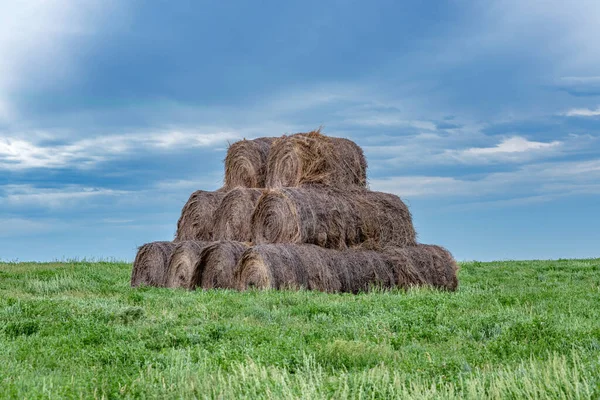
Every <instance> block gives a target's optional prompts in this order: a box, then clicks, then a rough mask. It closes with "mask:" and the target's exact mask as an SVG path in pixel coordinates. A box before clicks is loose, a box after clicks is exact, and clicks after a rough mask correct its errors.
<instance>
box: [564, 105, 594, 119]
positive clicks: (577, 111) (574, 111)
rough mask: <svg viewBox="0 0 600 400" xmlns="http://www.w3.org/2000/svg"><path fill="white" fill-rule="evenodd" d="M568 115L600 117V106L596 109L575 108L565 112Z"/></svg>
mask: <svg viewBox="0 0 600 400" xmlns="http://www.w3.org/2000/svg"><path fill="white" fill-rule="evenodd" d="M564 115H566V116H567V117H598V116H600V107H598V108H596V109H595V110H590V109H589V108H573V109H571V110H569V111H567V112H565V113H564Z"/></svg>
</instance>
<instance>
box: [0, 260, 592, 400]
mask: <svg viewBox="0 0 600 400" xmlns="http://www.w3.org/2000/svg"><path fill="white" fill-rule="evenodd" d="M130 272H131V265H130V264H125V263H102V262H100V263H87V262H78V263H54V264H33V263H9V264H0V398H15V399H16V398H18V399H22V398H28V399H32V398H161V399H162V398H223V399H229V398H240V397H246V398H253V399H254V398H335V399H338V398H381V399H387V398H394V397H396V398H411V397H414V398H432V399H439V398H473V399H480V398H484V397H489V398H498V399H500V398H501V399H505V398H532V399H539V398H582V399H587V398H600V260H598V259H596V260H560V261H528V262H493V263H477V262H475V263H463V264H462V269H461V272H460V280H461V287H460V289H459V291H458V292H456V293H444V292H438V291H433V290H428V289H418V290H411V291H408V292H404V291H392V292H375V293H368V294H360V295H347V294H343V295H331V294H323V293H311V292H306V291H301V292H246V293H236V292H232V291H211V292H203V291H197V292H186V291H183V290H169V289H156V288H141V289H131V288H130V287H129V276H130Z"/></svg>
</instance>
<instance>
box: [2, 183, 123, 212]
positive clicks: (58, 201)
mask: <svg viewBox="0 0 600 400" xmlns="http://www.w3.org/2000/svg"><path fill="white" fill-rule="evenodd" d="M2 190H3V192H4V195H3V196H2V197H0V204H3V205H5V206H19V207H42V208H50V209H52V208H67V207H69V206H72V205H73V204H76V203H79V202H81V201H88V200H89V199H90V198H94V197H114V196H125V195H129V194H131V192H129V191H124V190H113V189H106V188H94V187H82V186H76V185H70V186H65V187H61V188H38V187H34V186H31V185H6V186H2Z"/></svg>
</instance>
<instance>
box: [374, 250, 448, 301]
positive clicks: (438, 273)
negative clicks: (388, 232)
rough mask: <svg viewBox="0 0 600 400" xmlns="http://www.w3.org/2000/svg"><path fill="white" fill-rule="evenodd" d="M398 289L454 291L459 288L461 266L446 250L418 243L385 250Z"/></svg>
mask: <svg viewBox="0 0 600 400" xmlns="http://www.w3.org/2000/svg"><path fill="white" fill-rule="evenodd" d="M384 253H385V254H386V257H388V258H389V259H390V261H391V262H392V265H393V267H394V273H395V274H396V280H397V281H398V285H399V286H403V287H407V286H415V285H430V286H433V287H436V288H440V289H446V290H450V291H454V290H456V289H457V288H458V275H457V274H458V269H459V268H458V264H457V263H456V261H455V260H454V258H453V257H452V254H450V252H449V251H448V250H446V249H444V248H443V247H440V246H435V245H429V244H419V245H416V246H411V247H404V248H402V247H396V248H394V247H389V248H386V249H384Z"/></svg>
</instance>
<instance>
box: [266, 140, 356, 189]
mask: <svg viewBox="0 0 600 400" xmlns="http://www.w3.org/2000/svg"><path fill="white" fill-rule="evenodd" d="M306 183H317V184H324V185H329V186H335V187H340V188H347V187H349V186H359V187H363V188H365V187H366V186H367V161H366V159H365V156H364V154H363V151H362V149H361V148H360V147H359V146H358V145H357V144H356V143H354V142H353V141H351V140H348V139H344V138H335V137H329V136H325V135H322V134H321V130H320V129H319V130H316V131H312V132H308V133H297V134H294V135H290V136H282V137H280V138H278V139H277V140H275V141H274V142H273V144H272V146H271V151H270V152H269V158H268V160H267V177H266V187H269V188H279V187H296V186H300V185H302V184H306Z"/></svg>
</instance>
